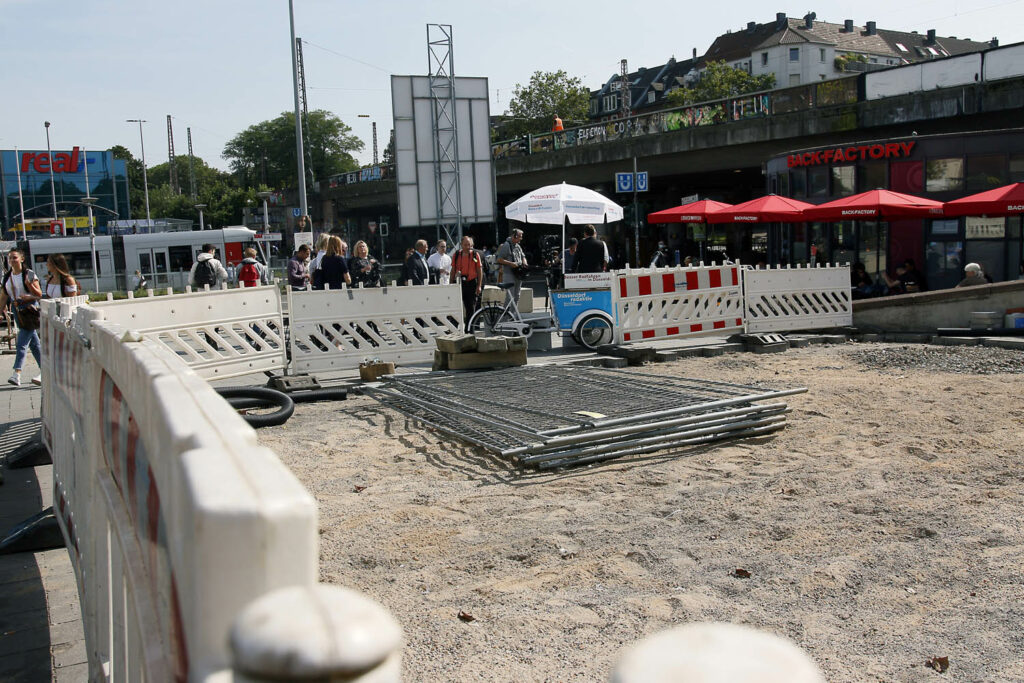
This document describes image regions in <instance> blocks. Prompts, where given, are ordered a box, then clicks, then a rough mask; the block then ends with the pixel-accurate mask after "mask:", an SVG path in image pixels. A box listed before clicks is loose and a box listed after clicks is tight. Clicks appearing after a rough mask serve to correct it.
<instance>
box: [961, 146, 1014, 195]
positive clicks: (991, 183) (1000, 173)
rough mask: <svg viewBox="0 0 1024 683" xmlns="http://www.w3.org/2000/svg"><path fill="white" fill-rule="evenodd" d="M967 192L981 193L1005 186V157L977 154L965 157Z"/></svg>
mask: <svg viewBox="0 0 1024 683" xmlns="http://www.w3.org/2000/svg"><path fill="white" fill-rule="evenodd" d="M965 183H966V190H967V191H968V192H981V191H983V190H991V189H992V188H994V187H1000V186H1001V185H1006V183H1007V180H1006V157H1005V156H1003V155H1002V154H979V155H976V156H969V157H967V178H966V179H965Z"/></svg>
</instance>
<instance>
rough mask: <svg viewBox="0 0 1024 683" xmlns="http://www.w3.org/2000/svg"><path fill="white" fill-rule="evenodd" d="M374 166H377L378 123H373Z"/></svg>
mask: <svg viewBox="0 0 1024 683" xmlns="http://www.w3.org/2000/svg"><path fill="white" fill-rule="evenodd" d="M373 165H374V166H376V165H377V122H376V121H374V122H373Z"/></svg>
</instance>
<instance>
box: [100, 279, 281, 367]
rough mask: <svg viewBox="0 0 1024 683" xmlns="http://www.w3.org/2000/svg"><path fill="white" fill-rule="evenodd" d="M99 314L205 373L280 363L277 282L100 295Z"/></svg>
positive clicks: (279, 365) (270, 365) (279, 299)
mask: <svg viewBox="0 0 1024 683" xmlns="http://www.w3.org/2000/svg"><path fill="white" fill-rule="evenodd" d="M93 307H94V308H96V309H97V310H98V311H99V312H100V315H101V317H102V319H103V320H108V321H110V322H113V323H117V324H118V325H121V326H123V327H126V328H128V329H130V330H134V331H136V332H140V333H142V334H143V335H145V337H146V338H147V339H149V340H151V341H154V342H156V343H157V344H159V345H161V346H162V347H163V348H165V349H167V350H168V351H170V352H171V353H173V354H175V355H176V356H178V357H179V358H180V359H181V360H183V361H184V362H185V363H186V364H187V365H188V366H189V367H191V368H192V369H193V370H195V371H196V372H197V373H199V374H200V375H201V376H202V377H205V378H207V379H213V378H220V377H235V376H238V375H245V374H248V373H251V372H262V371H264V370H277V369H283V368H284V367H285V364H286V362H287V359H286V345H285V334H284V321H283V316H282V311H281V292H280V290H279V289H278V288H277V286H276V285H268V286H265V287H244V288H238V289H215V290H210V291H201V292H190V293H186V294H168V295H166V296H156V297H154V296H148V297H141V298H132V299H122V300H119V301H102V302H96V303H94V304H93Z"/></svg>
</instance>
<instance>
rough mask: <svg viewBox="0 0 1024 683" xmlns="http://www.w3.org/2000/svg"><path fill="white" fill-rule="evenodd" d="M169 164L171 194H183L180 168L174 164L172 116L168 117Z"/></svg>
mask: <svg viewBox="0 0 1024 683" xmlns="http://www.w3.org/2000/svg"><path fill="white" fill-rule="evenodd" d="M167 162H168V163H169V164H170V172H171V192H173V193H174V194H181V188H180V187H179V186H178V166H177V165H176V164H175V163H174V129H173V128H171V115H170V114H168V115H167Z"/></svg>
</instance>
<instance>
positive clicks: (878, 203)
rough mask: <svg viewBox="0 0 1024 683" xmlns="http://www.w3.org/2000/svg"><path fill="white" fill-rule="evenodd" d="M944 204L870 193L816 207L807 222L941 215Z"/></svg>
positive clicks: (897, 194) (809, 211)
mask: <svg viewBox="0 0 1024 683" xmlns="http://www.w3.org/2000/svg"><path fill="white" fill-rule="evenodd" d="M941 215H942V202H936V201H933V200H931V199H925V198H924V197H914V196H913V195H909V194H902V193H900V192H892V191H891V190H868V191H867V192H861V193H860V194H854V195H850V196H849V197H842V198H840V199H836V200H833V201H831V202H826V203H824V204H819V205H818V206H812V207H810V208H809V209H807V210H806V211H804V220H806V221H864V220H869V221H870V220H881V221H887V220H892V219H899V218H926V217H928V216H941Z"/></svg>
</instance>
